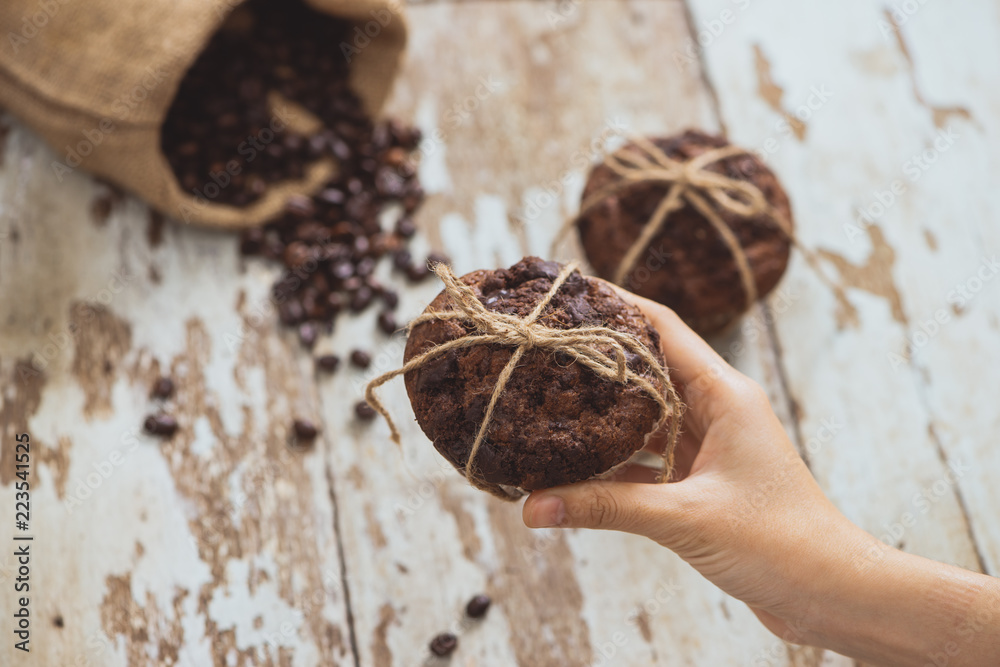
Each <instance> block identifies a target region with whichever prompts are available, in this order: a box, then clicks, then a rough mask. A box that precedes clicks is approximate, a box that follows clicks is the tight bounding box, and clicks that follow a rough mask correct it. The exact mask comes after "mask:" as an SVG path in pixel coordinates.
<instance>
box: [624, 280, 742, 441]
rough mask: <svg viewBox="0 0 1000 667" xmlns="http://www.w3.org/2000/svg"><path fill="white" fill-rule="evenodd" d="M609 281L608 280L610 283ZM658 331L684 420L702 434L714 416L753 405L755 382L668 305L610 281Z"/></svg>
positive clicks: (714, 418)
mask: <svg viewBox="0 0 1000 667" xmlns="http://www.w3.org/2000/svg"><path fill="white" fill-rule="evenodd" d="M609 285H610V283H609ZM611 287H613V288H614V289H615V290H617V291H618V293H619V294H620V295H621V297H622V298H623V299H625V300H626V301H628V302H629V303H631V304H633V305H635V306H636V307H637V308H639V310H641V311H642V312H643V314H644V315H645V316H646V317H647V318H649V321H650V322H651V323H652V324H653V326H654V327H655V328H656V330H657V331H658V332H659V333H660V347H661V349H662V350H663V356H664V358H665V359H666V361H667V366H668V368H669V369H670V377H671V379H672V380H673V381H674V382H677V383H679V384H680V385H681V393H682V395H683V397H684V401H685V403H686V404H687V407H688V413H687V421H688V422H689V424H690V425H691V426H693V428H694V430H695V432H696V433H697V434H698V435H699V436H701V435H704V433H705V432H706V431H707V430H708V427H709V426H710V425H711V424H712V422H714V421H715V420H716V419H719V418H720V417H722V416H723V415H725V414H726V413H727V412H731V411H732V410H734V409H739V408H751V407H753V408H756V407H759V406H757V405H756V401H755V400H754V399H756V398H757V394H758V393H759V392H757V391H756V389H757V387H756V383H754V382H753V381H752V380H750V379H749V378H747V377H746V376H744V375H743V374H742V373H740V372H739V371H737V370H736V369H734V368H733V367H732V366H730V365H729V364H728V363H726V360H725V359H723V358H722V357H721V356H719V354H718V353H717V352H716V351H715V350H713V349H712V347H711V346H710V345H709V344H708V343H706V342H705V341H704V340H703V339H702V338H701V337H700V336H699V335H698V334H696V333H695V332H694V331H692V330H691V328H690V327H689V326H688V325H686V324H685V323H684V322H683V321H682V320H681V318H680V317H678V316H677V313H675V312H674V311H673V310H671V309H670V308H667V307H666V306H664V305H661V304H659V303H656V302H655V301H650V300H649V299H645V298H643V297H641V296H636V295H635V294H632V293H631V292H628V291H626V290H624V289H622V288H620V287H617V286H615V285H611Z"/></svg>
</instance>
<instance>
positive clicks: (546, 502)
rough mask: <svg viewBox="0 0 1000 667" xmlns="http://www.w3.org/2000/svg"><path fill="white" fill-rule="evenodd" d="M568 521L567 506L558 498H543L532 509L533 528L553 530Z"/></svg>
mask: <svg viewBox="0 0 1000 667" xmlns="http://www.w3.org/2000/svg"><path fill="white" fill-rule="evenodd" d="M565 521H566V505H565V504H564V503H563V501H562V498H559V497H558V496H547V497H545V498H542V499H541V500H539V501H538V502H537V503H535V506H534V507H533V508H532V509H531V527H532V528H552V527H554V526H561V525H562V524H563V523H564V522H565Z"/></svg>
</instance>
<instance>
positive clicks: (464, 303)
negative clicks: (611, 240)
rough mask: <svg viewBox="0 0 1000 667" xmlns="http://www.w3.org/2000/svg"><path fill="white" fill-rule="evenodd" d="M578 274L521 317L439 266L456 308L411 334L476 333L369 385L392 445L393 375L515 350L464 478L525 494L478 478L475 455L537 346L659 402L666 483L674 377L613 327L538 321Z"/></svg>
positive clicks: (677, 405)
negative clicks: (437, 328)
mask: <svg viewBox="0 0 1000 667" xmlns="http://www.w3.org/2000/svg"><path fill="white" fill-rule="evenodd" d="M575 270H576V263H575V262H573V263H570V264H567V265H566V266H564V267H563V268H562V270H561V271H560V272H559V275H558V276H557V277H556V279H555V280H554V281H553V283H552V287H551V288H550V289H549V291H548V293H547V294H546V295H545V297H544V298H543V299H542V300H541V301H539V303H538V304H537V305H536V306H535V308H534V309H533V310H532V311H531V313H529V314H528V315H527V316H526V317H523V318H521V317H517V316H515V315H508V314H505V313H496V312H492V311H490V310H487V308H486V307H485V306H484V305H483V304H482V302H481V301H480V300H479V298H478V297H477V296H476V294H475V292H474V291H473V290H472V288H471V287H469V286H468V285H466V284H465V283H463V282H461V281H460V280H459V279H458V278H457V277H455V274H454V273H452V271H451V269H450V268H449V267H448V266H447V265H446V264H443V263H442V264H437V265H436V266H434V272H435V273H436V274H437V275H438V277H439V278H441V281H442V282H443V283H444V286H445V292H446V293H447V294H448V296H449V297H450V298H451V301H452V304H454V307H455V309H454V310H447V311H438V312H429V313H424V314H422V315H420V316H419V317H417V318H416V319H414V320H413V321H412V322H410V324H409V327H408V330H410V331H412V330H413V328H414V327H416V326H417V325H419V324H422V323H424V322H429V321H431V320H461V321H462V322H463V323H466V324H471V325H472V327H473V332H472V333H470V334H467V335H465V336H462V337H460V338H456V339H454V340H451V341H448V342H446V343H442V344H440V345H436V346H434V347H432V348H430V349H429V350H427V351H426V352H424V353H422V354H420V355H418V356H416V357H414V358H413V359H411V360H410V361H409V362H407V363H406V364H404V365H403V367H402V368H399V369H396V370H394V371H390V372H388V373H385V374H383V375H380V376H379V377H377V378H375V379H374V380H372V381H371V382H369V383H368V386H367V387H366V388H365V399H366V400H367V401H368V404H369V405H371V406H372V407H373V408H374V409H375V410H376V411H377V412H378V413H379V414H381V415H382V416H383V417H385V420H386V421H387V422H388V424H389V430H390V432H391V437H392V441H393V442H395V443H396V444H399V443H400V437H399V430H398V429H397V428H396V424H395V422H394V421H393V420H392V417H391V416H390V415H389V411H388V410H387V409H386V408H385V406H384V405H383V404H382V401H381V400H380V399H379V398H378V396H377V395H376V394H375V390H376V389H378V388H379V387H380V386H382V385H383V384H385V383H386V382H388V381H389V380H391V379H393V378H394V377H397V376H399V375H404V374H406V373H408V372H409V371H412V370H415V369H417V368H420V367H422V366H425V365H427V364H428V363H429V362H431V361H432V360H434V359H436V358H437V357H440V356H441V355H443V354H445V353H447V352H450V351H451V350H456V349H460V348H467V347H473V346H476V345H503V346H506V347H513V348H515V349H514V353H513V354H512V355H511V358H510V361H508V362H507V365H506V366H504V369H503V370H502V371H501V373H500V375H499V377H498V378H497V382H496V385H495V386H494V388H493V393H492V395H491V396H490V402H489V404H488V405H487V408H486V415H485V417H484V418H483V421H482V423H481V424H480V426H479V432H478V433H477V434H476V439H475V442H473V444H472V449H471V450H470V452H469V458H468V461H467V462H466V465H465V470H464V474H465V477H466V478H467V479H468V480H469V482H470V483H472V485H473V486H475V487H477V488H479V489H482V490H484V491H488V492H490V493H492V494H493V495H495V496H498V497H500V498H504V499H507V500H510V499H512V498H516V497H518V495H520V494H516V495H515V494H512V493H510V492H508V491H505V490H504V489H503V488H502V487H500V486H499V485H494V484H488V483H485V482H481V481H480V480H478V479H477V478H476V476H475V474H474V473H475V460H476V455H477V454H478V453H479V449H480V447H481V446H482V444H483V442H485V440H486V435H487V432H488V430H489V426H490V423H491V421H492V418H493V412H494V410H495V409H496V406H497V403H498V401H499V400H500V396H501V395H502V394H503V392H504V389H505V388H506V386H507V383H508V382H509V381H510V378H511V376H512V375H513V374H514V370H515V369H516V367H517V364H518V362H520V360H521V358H522V357H523V356H524V354H525V352H527V351H528V350H531V349H536V348H539V349H549V350H552V351H553V352H563V353H565V354H567V355H569V356H570V357H572V358H573V359H575V360H576V361H579V362H580V363H581V364H583V365H584V366H586V367H587V368H589V369H590V370H592V371H593V372H594V373H596V374H597V375H598V376H600V377H602V378H605V379H608V380H611V381H614V382H618V383H621V384H625V383H628V382H633V383H635V384H636V385H637V386H638V387H639V388H641V389H642V390H643V391H644V392H646V393H647V394H648V395H649V396H650V397H651V398H652V399H653V400H654V401H656V403H657V404H658V405H659V407H660V419H659V420H658V421H657V425H656V428H657V429H658V428H660V427H662V426H663V424H664V423H665V422H667V421H668V420H669V426H668V428H667V443H666V446H665V448H664V452H663V454H662V458H663V463H664V472H663V479H664V480H666V479H667V477H669V474H670V471H671V470H672V469H673V452H674V446H675V444H676V442H677V435H678V433H679V430H680V416H681V411H682V409H683V408H682V404H681V402H680V398H679V396H678V395H677V391H676V390H675V389H674V387H673V384H672V383H671V382H670V376H669V375H668V373H667V372H666V370H664V369H663V367H662V366H660V364H659V362H658V361H657V359H656V357H654V356H653V354H652V352H650V351H649V349H648V348H647V347H646V346H645V345H644V344H643V343H642V342H641V341H639V340H638V339H637V338H636V337H635V336H632V335H630V334H627V333H624V332H621V331H615V330H614V329H610V328H608V327H602V326H590V327H579V328H575V329H556V328H553V327H549V326H547V325H545V324H542V323H541V322H539V317H540V316H541V314H542V312H543V311H544V310H545V308H546V307H547V306H548V305H549V303H551V301H552V299H553V298H554V297H555V295H556V293H557V292H558V291H559V289H560V288H561V287H562V285H563V284H564V283H565V282H566V280H567V279H568V278H569V276H570V274H572V272H573V271H575ZM607 349H610V350H611V355H609V354H607V353H606V352H605V351H604V350H607ZM626 350H628V351H630V352H632V353H633V354H635V355H637V356H638V357H639V358H640V359H642V361H644V362H645V363H646V365H647V366H648V367H649V369H650V371H651V372H652V373H653V375H654V376H655V377H656V378H657V379H658V380H660V382H661V383H662V384H663V386H664V388H665V391H666V393H667V397H664V396H663V394H661V392H659V391H658V390H657V389H656V387H655V386H654V385H653V383H652V382H650V381H649V380H648V379H647V378H645V377H643V376H641V375H639V374H638V373H636V372H635V371H633V370H631V369H630V368H629V367H628V363H627V357H626ZM671 417H673V419H671Z"/></svg>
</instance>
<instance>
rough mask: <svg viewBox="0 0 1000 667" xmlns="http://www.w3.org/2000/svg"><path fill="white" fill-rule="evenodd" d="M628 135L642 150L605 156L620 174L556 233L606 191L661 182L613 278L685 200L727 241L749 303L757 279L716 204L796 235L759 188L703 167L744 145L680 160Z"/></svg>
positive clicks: (736, 152) (600, 199)
mask: <svg viewBox="0 0 1000 667" xmlns="http://www.w3.org/2000/svg"><path fill="white" fill-rule="evenodd" d="M630 141H631V145H632V146H635V147H637V148H639V149H640V151H641V153H639V154H636V153H635V152H633V151H631V150H626V148H628V147H629V146H628V145H626V146H625V147H623V148H620V149H618V150H617V151H616V152H614V153H612V154H610V155H608V156H607V157H605V158H604V164H605V165H607V167H608V168H610V169H611V170H612V171H613V172H615V173H616V174H617V175H618V176H619V177H620V178H619V179H618V180H617V181H615V182H614V183H611V184H609V185H606V186H604V187H603V188H601V189H599V190H598V191H597V192H595V193H594V194H592V195H591V196H589V197H587V199H586V200H584V202H583V203H582V204H581V205H580V212H579V213H578V214H577V216H576V217H575V218H571V219H570V220H568V221H567V223H566V226H565V227H564V228H563V230H562V231H561V232H560V234H559V238H561V237H562V236H563V235H564V234H565V233H566V232H568V231H569V229H570V228H572V227H573V226H575V225H576V224H577V222H579V220H580V219H581V218H583V217H584V216H585V215H586V214H587V213H589V212H590V211H591V210H592V209H594V208H595V207H597V206H598V205H600V204H601V203H602V202H603V201H604V200H605V199H606V198H607V197H609V196H611V195H614V194H617V193H619V192H621V191H624V190H627V189H629V188H632V187H634V186H636V185H641V184H643V183H651V182H652V183H665V184H667V185H669V186H670V188H669V189H668V190H667V194H666V195H664V197H663V199H661V200H660V203H659V204H658V205H657V207H656V209H655V210H654V211H653V215H652V216H651V217H650V219H649V221H648V222H647V223H646V225H645V226H644V227H643V230H642V233H641V234H640V235H639V238H638V239H636V241H635V243H633V244H632V246H631V247H630V248H629V249H628V252H626V253H625V257H623V258H622V261H621V263H620V264H619V265H618V269H617V270H616V271H615V274H614V276H613V278H612V280H613V281H614V282H615V283H616V284H618V285H622V284H623V283H624V281H625V277H626V276H627V275H628V274H629V272H630V271H631V270H632V269H633V268H634V267H635V265H636V262H637V261H638V260H639V256H640V255H641V254H642V253H643V252H644V251H645V250H646V248H647V247H648V246H649V244H650V243H651V242H652V240H653V238H654V237H655V236H656V235H657V234H658V233H659V232H660V230H661V229H663V226H664V224H665V223H666V221H667V218H668V217H669V215H670V214H671V213H673V212H674V211H676V210H678V209H680V208H681V207H683V206H684V205H685V204H690V205H691V206H692V207H693V208H694V209H695V210H696V211H698V212H699V213H700V214H701V215H702V217H704V218H705V219H706V220H708V222H709V223H710V224H711V225H712V227H713V228H714V229H715V231H716V232H717V233H718V234H719V236H720V237H721V238H722V240H723V242H724V243H725V244H726V247H727V248H728V249H729V252H730V253H731V254H732V256H733V259H734V260H735V261H736V268H737V270H738V271H739V274H740V280H741V282H742V283H743V290H744V293H745V294H746V299H747V306H748V307H749V306H750V305H752V304H753V302H754V301H756V300H757V282H756V280H754V277H753V271H751V269H750V260H749V259H748V258H747V255H746V252H745V251H744V250H743V246H742V245H740V242H739V239H737V238H736V234H734V233H733V230H732V229H731V228H730V227H729V225H728V224H727V223H726V221H725V220H723V218H722V216H721V215H719V210H723V211H727V212H729V213H732V214H733V215H736V216H739V217H741V218H754V217H758V216H760V217H764V218H767V219H769V220H771V221H772V222H774V224H775V225H776V226H777V227H778V229H780V230H781V231H782V232H783V233H784V234H785V236H786V237H787V238H788V239H789V241H791V242H792V243H794V242H795V238H794V235H793V232H792V226H791V224H790V223H789V222H788V221H787V220H785V219H784V218H783V217H782V215H781V214H780V213H779V212H778V211H777V210H775V209H774V207H772V206H771V205H770V204H769V203H768V201H767V198H766V197H765V196H764V193H763V192H761V191H760V188H758V187H757V186H756V185H754V184H753V183H750V182H748V181H742V180H739V179H736V178H730V177H729V176H726V175H725V174H720V173H718V172H714V171H709V170H708V169H706V167H708V166H709V165H711V164H713V163H715V162H718V161H719V160H724V159H725V158H728V157H733V156H736V155H744V154H746V153H747V151H746V150H745V149H743V148H740V147H738V146H724V147H722V148H715V149H712V150H709V151H706V152H704V153H702V154H701V155H698V156H696V157H694V158H692V159H690V160H687V161H681V160H675V159H674V158H672V157H670V156H668V155H667V154H666V153H665V152H664V151H662V150H661V149H660V148H659V147H658V146H657V145H656V144H654V143H653V142H652V141H649V140H648V139H646V138H645V137H633V138H631V140H630ZM713 204H714V206H713Z"/></svg>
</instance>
